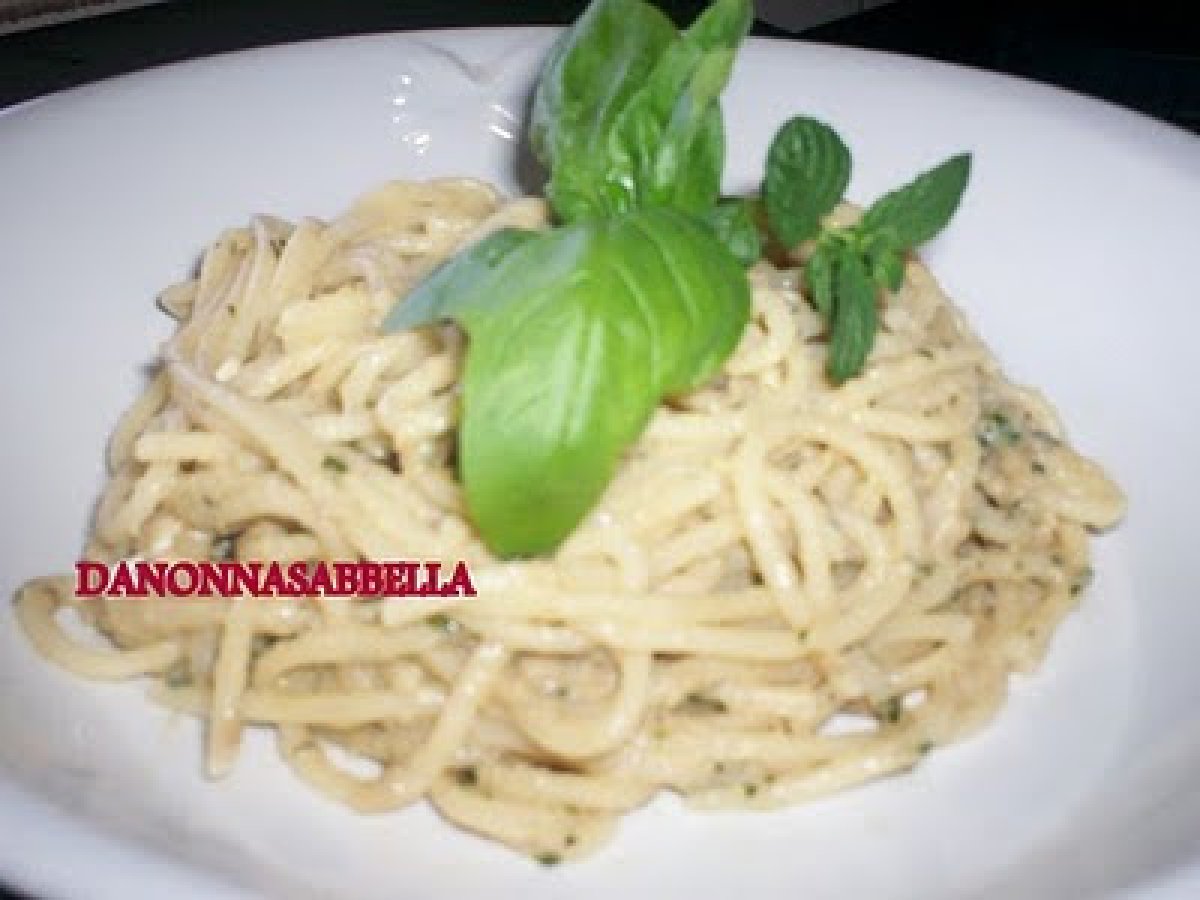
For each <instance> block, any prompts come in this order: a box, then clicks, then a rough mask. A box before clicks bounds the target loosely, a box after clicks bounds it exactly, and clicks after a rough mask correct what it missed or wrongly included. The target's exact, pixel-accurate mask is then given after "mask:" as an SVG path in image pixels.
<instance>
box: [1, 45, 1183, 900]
mask: <svg viewBox="0 0 1200 900" xmlns="http://www.w3.org/2000/svg"><path fill="white" fill-rule="evenodd" d="M551 36H552V32H550V31H546V30H536V29H535V30H528V29H526V30H500V31H459V32H443V33H431V34H425V35H408V36H381V37H372V38H364V39H353V40H339V41H332V42H323V43H315V44H308V45H297V46H290V47H283V48H279V49H272V50H267V51H256V52H251V53H244V54H236V55H232V56H224V57H216V58H213V59H209V60H205V61H202V62H197V63H189V64H186V65H180V66H174V67H170V68H167V69H162V70H158V71H154V72H149V73H146V74H140V75H135V76H131V77H126V78H121V79H117V80H114V81H110V82H107V83H103V84H99V85H95V86H92V87H89V88H86V89H83V90H80V91H74V92H71V93H68V94H64V95H61V96H58V97H54V98H51V99H49V100H46V101H44V102H40V103H35V104H32V105H30V106H28V107H27V108H24V109H21V110H19V111H16V112H13V113H10V114H9V115H6V116H4V117H2V118H0V236H2V240H0V335H2V336H3V339H4V342H5V346H4V348H3V352H2V353H0V384H3V385H4V395H3V396H4V399H3V421H4V422H5V423H6V428H5V440H4V441H3V454H4V456H3V465H2V466H0V485H2V486H3V494H2V500H3V506H2V507H0V508H2V509H3V510H4V512H5V515H6V519H7V525H6V526H5V530H4V543H3V556H2V557H0V573H2V574H0V579H2V582H3V583H2V585H0V593H2V594H3V595H4V596H6V597H7V596H11V594H12V591H13V590H14V589H15V587H16V586H17V584H18V583H20V582H21V581H22V580H23V579H25V578H27V577H29V576H32V575H35V574H38V573H42V572H46V571H51V570H67V569H69V567H70V566H71V564H72V563H73V561H74V559H75V554H76V553H77V552H78V550H79V548H80V546H81V541H82V534H83V527H84V524H85V520H86V517H87V514H88V511H89V509H90V505H91V502H92V499H93V498H94V496H95V495H96V492H97V490H98V486H99V482H100V476H101V447H102V445H103V442H104V439H105V436H106V435H107V433H108V431H109V430H110V428H111V426H112V424H113V423H114V421H115V419H116V417H117V415H118V413H119V411H120V410H121V409H122V408H123V407H124V406H125V405H126V404H127V403H128V402H129V400H130V399H131V398H132V397H133V395H134V392H135V391H136V390H137V388H138V386H139V384H140V379H141V373H140V370H139V367H140V366H141V365H143V364H144V363H146V362H147V361H149V360H150V359H151V357H152V354H153V350H154V348H155V346H156V342H157V341H158V340H160V339H161V338H163V337H164V336H165V335H166V333H167V322H166V321H165V319H164V317H162V316H161V315H159V314H157V313H156V312H155V310H154V309H153V307H152V300H153V298H154V296H155V295H156V293H157V291H158V290H159V289H160V288H161V287H162V286H164V285H166V284H167V283H169V282H171V281H173V280H175V279H177V278H179V277H181V276H183V275H184V274H185V273H186V272H187V271H188V269H189V267H190V266H191V265H192V264H193V262H194V260H195V258H196V254H197V253H198V251H199V250H200V248H201V247H202V246H203V245H204V244H205V243H206V242H207V241H208V240H209V239H210V238H211V237H212V236H213V235H214V234H215V233H216V232H217V230H218V229H220V228H221V227H223V226H225V225H228V224H233V223H242V222H244V221H245V220H246V218H247V217H248V216H250V215H251V214H252V213H255V212H259V211H272V212H276V213H280V214H283V215H286V216H300V215H304V214H316V215H322V216H325V215H332V214H334V213H336V212H337V211H338V210H339V209H340V208H342V207H343V206H344V205H345V204H346V203H347V202H348V201H350V200H351V199H352V198H353V197H354V196H355V195H356V194H357V193H359V192H360V191H362V190H364V189H365V188H367V187H368V186H370V185H372V184H373V183H375V182H378V181H381V180H384V179H387V178H393V177H407V178H424V177H427V176H433V175H441V174H462V173H467V174H472V175H477V176H483V177H491V178H494V179H497V180H498V181H500V182H501V183H503V184H504V185H506V186H509V187H515V181H514V178H513V157H514V142H513V141H512V139H511V137H510V136H511V135H513V134H514V133H516V132H517V131H518V127H517V123H516V122H515V121H514V120H515V119H516V118H519V115H520V112H521V110H522V109H523V104H524V98H525V96H526V94H527V91H528V87H529V85H530V82H531V79H532V77H533V73H534V72H535V71H536V66H537V63H538V61H539V60H540V58H541V56H542V54H543V52H544V51H545V49H546V47H547V45H548V42H549V41H550V39H551ZM726 109H727V116H728V120H729V125H730V127H729V134H730V138H731V141H730V142H731V148H730V157H731V160H730V165H729V169H728V173H729V178H728V182H729V183H728V187H730V188H732V189H737V188H746V187H749V186H750V185H752V184H753V183H754V182H755V181H756V178H755V174H756V173H758V172H760V171H761V163H762V157H763V153H764V149H765V147H766V144H767V141H768V140H769V138H770V135H771V134H772V132H773V130H774V128H775V127H776V126H777V125H778V124H779V123H780V122H781V121H782V120H783V119H784V118H785V117H787V116H789V115H790V114H793V113H795V112H798V111H806V112H809V113H812V114H814V115H817V116H820V117H823V118H825V119H827V120H829V121H831V122H833V123H834V124H835V125H836V126H837V127H838V128H839V129H840V130H841V131H842V133H843V134H844V135H845V136H846V138H847V139H848V142H849V143H850V145H851V146H852V147H853V148H854V150H855V153H856V171H855V177H854V182H853V184H852V187H851V192H850V193H851V196H854V197H858V198H869V197H872V196H874V195H876V194H877V193H878V192H879V191H881V190H882V189H884V188H886V187H889V186H892V185H895V184H897V183H899V182H900V181H901V180H902V179H903V178H905V177H907V176H910V175H911V174H913V173H915V172H916V171H917V170H919V169H920V168H923V167H925V166H927V165H929V164H931V163H933V162H935V161H937V160H939V159H941V158H942V157H944V156H946V155H948V154H949V153H951V152H953V151H958V150H961V149H970V150H973V151H974V153H975V160H976V166H975V175H974V178H973V182H972V185H971V187H970V189H969V191H968V195H967V200H966V202H965V205H964V207H963V208H962V210H961V212H960V214H959V215H958V217H957V218H956V221H955V222H954V224H953V226H952V227H951V228H950V229H949V231H948V232H947V233H946V235H945V236H944V237H942V238H940V239H939V240H938V241H937V242H936V244H935V245H933V246H932V247H931V249H930V252H929V254H928V256H929V259H930V261H931V262H932V264H933V266H934V268H935V271H936V272H937V273H938V275H939V276H940V277H941V278H942V279H943V281H944V282H945V283H946V284H947V285H948V286H949V288H950V290H951V292H952V293H953V294H954V295H955V296H956V297H957V298H958V299H959V300H960V301H961V303H962V304H964V305H965V306H966V308H967V309H968V311H969V312H970V314H971V316H972V317H973V320H974V321H975V323H976V324H977V326H978V327H979V329H980V331H981V332H982V333H983V334H984V335H985V336H986V337H987V338H988V339H989V340H990V342H991V343H992V345H993V346H994V347H995V348H997V350H998V351H999V354H1000V356H1001V357H1002V359H1003V360H1004V362H1005V363H1006V365H1007V367H1008V369H1009V371H1010V373H1011V374H1012V375H1013V376H1015V377H1016V378H1018V379H1021V380H1026V381H1029V382H1032V383H1035V384H1039V385H1042V386H1044V387H1045V388H1046V389H1047V390H1048V392H1049V394H1050V395H1051V396H1052V397H1053V398H1054V399H1055V400H1056V401H1057V402H1058V403H1059V405H1060V407H1061V409H1062V410H1063V411H1064V414H1065V416H1066V418H1067V421H1068V423H1069V425H1070V427H1071V431H1072V435H1073V437H1074V438H1075V440H1076V441H1077V442H1078V444H1079V445H1081V446H1082V447H1083V448H1084V449H1085V450H1086V451H1088V452H1091V453H1093V454H1094V455H1096V456H1098V457H1099V458H1100V459H1101V460H1103V462H1104V463H1105V464H1106V465H1107V466H1109V467H1110V468H1111V470H1112V471H1113V472H1114V473H1115V475H1116V477H1117V478H1118V480H1119V481H1120V482H1121V483H1122V484H1123V485H1124V486H1125V487H1126V489H1127V490H1128V492H1129V496H1130V499H1131V511H1130V514H1129V517H1128V519H1127V521H1126V523H1125V525H1124V526H1123V527H1122V528H1121V530H1120V531H1119V532H1117V533H1116V534H1115V535H1113V536H1111V537H1107V538H1105V539H1103V540H1102V541H1100V542H1099V546H1098V577H1097V582H1096V586H1095V588H1094V590H1092V591H1091V592H1090V593H1089V594H1088V595H1087V597H1086V602H1085V603H1084V605H1083V607H1082V609H1081V610H1080V611H1079V612H1078V613H1077V614H1076V615H1073V616H1072V617H1071V618H1070V619H1069V620H1068V621H1067V623H1066V624H1065V625H1064V627H1063V628H1062V630H1061V633H1060V634H1059V636H1058V637H1057V638H1056V640H1055V642H1054V646H1053V649H1052V652H1051V654H1050V657H1049V659H1048V660H1047V662H1046V664H1045V666H1044V667H1043V669H1042V670H1041V671H1040V672H1039V673H1038V674H1037V676H1036V677H1034V678H1031V679H1018V680H1017V682H1016V684H1015V690H1014V696H1013V698H1012V701H1011V703H1010V704H1009V706H1008V707H1007V708H1006V710H1005V711H1004V713H1003V714H1002V715H1001V716H1000V718H999V719H998V720H997V721H996V722H995V723H994V724H993V725H992V726H991V727H990V728H988V729H987V730H986V731H985V732H984V733H983V734H981V735H980V736H979V737H977V738H976V739H973V740H971V741H969V742H967V743H965V744H962V745H960V746H956V747H953V748H950V749H947V750H945V751H944V752H939V753H936V754H934V756H933V757H932V758H931V759H930V760H929V761H928V762H927V764H925V765H922V766H921V768H920V770H919V771H918V772H917V773H916V774H914V775H912V776H911V777H900V778H893V779H889V780H887V781H884V782H882V783H878V784H875V785H871V786H869V787H866V788H863V789H860V790H856V791H853V792H851V793H848V794H845V795H843V796H840V797H837V798H834V799H832V800H828V801H825V802H821V803H817V804H813V805H810V806H807V807H803V808H799V809H795V810H791V811H786V812H781V813H773V814H722V815H717V814H699V813H695V814H692V813H687V812H685V811H683V810H682V809H680V808H679V806H678V805H677V804H676V803H674V802H672V801H670V800H660V801H659V802H656V803H654V804H652V805H651V807H650V808H648V809H646V810H644V811H641V812H639V813H637V814H636V815H633V816H631V817H630V818H629V819H628V821H626V822H625V823H624V825H623V826H622V828H621V830H620V834H619V836H618V838H617V840H616V842H615V844H613V845H612V846H611V847H610V848H609V849H607V850H605V851H603V852H602V853H600V854H599V855H598V856H596V857H595V858H593V859H591V860H588V861H586V862H583V863H581V864H578V865H571V866H564V867H560V868H558V869H555V870H545V869H542V868H540V867H538V866H536V865H534V864H531V863H529V862H527V861H526V860H523V859H519V858H517V857H516V856H513V855H511V854H509V853H508V852H507V851H503V850H501V849H499V848H497V847H495V846H493V845H489V844H487V843H484V842H483V841H480V840H478V839H476V838H473V837H470V836H466V835H464V834H462V833H459V832H457V831H455V830H453V829H451V828H450V827H449V826H446V825H444V824H442V823H441V822H440V821H439V820H438V819H437V818H436V817H435V816H434V815H433V814H432V813H431V812H429V811H428V810H427V809H424V808H418V809H413V810H410V811H407V812H405V813H403V814H399V815H393V816H387V817H384V818H356V817H355V816H353V815H351V814H350V813H348V812H345V811H343V810H341V809H339V808H335V807H334V806H333V805H331V804H329V803H327V802H326V801H324V800H322V799H319V798H317V797H315V796H314V795H313V794H312V793H311V792H310V791H309V790H308V789H306V788H305V787H303V786H301V785H300V784H298V783H297V782H296V781H294V780H293V778H292V777H291V776H290V775H289V774H288V773H287V772H286V771H285V770H284V768H283V767H282V766H281V765H279V764H278V763H277V762H276V761H275V760H274V758H273V751H272V749H271V747H270V746H269V745H268V742H267V741H266V739H265V737H264V738H263V739H262V740H258V741H256V742H253V743H252V746H251V747H250V748H249V751H250V752H248V753H247V754H246V755H245V757H244V759H243V760H242V763H241V765H240V766H239V768H238V769H237V771H236V774H235V775H234V776H233V777H232V778H230V779H228V780H227V781H224V782H221V783H217V784H212V783H207V782H205V781H204V780H203V779H202V778H201V777H200V775H199V766H198V741H197V739H196V733H195V729H194V727H193V726H191V725H189V724H186V723H173V724H172V723H168V722H167V720H166V719H165V718H164V717H163V716H162V715H160V714H159V713H158V712H156V711H154V710H151V709H150V708H149V707H148V706H147V705H146V704H145V703H144V702H142V700H141V699H140V690H141V689H140V688H139V687H138V686H136V685H121V686H97V685H93V684H85V683H81V682H78V681H75V680H73V679H71V678H68V677H67V676H65V675H63V674H62V673H60V672H58V671H56V670H54V669H52V668H50V667H48V666H46V665H43V664H42V663H41V662H40V661H38V660H37V659H35V657H34V655H33V653H32V652H31V651H30V650H29V649H28V647H27V646H26V645H25V643H24V642H23V640H22V639H21V638H20V637H19V636H18V635H17V634H16V629H15V627H14V625H13V623H12V621H11V613H10V611H9V609H8V604H7V603H5V604H4V613H3V616H4V620H3V621H0V685H2V686H3V698H4V699H3V701H2V703H0V835H2V836H3V840H0V873H2V874H3V877H5V878H7V879H10V880H11V881H13V882H15V883H17V884H19V885H22V886H24V887H26V888H28V889H32V890H36V891H39V892H45V893H47V894H51V895H54V896H59V895H62V896H75V897H87V898H91V900H103V898H107V897H111V898H121V900H127V898H128V897H130V896H137V897H140V896H148V897H149V896H179V897H187V896H205V897H219V896H230V897H232V896H244V895H245V893H246V892H247V891H249V892H252V893H253V892H255V891H257V892H261V893H269V894H271V895H272V896H296V897H309V896H312V897H332V896H345V897H354V898H359V900H372V898H377V897H378V898H382V897H389V898H393V897H420V898H424V897H451V896H453V897H470V896H477V895H478V896H485V895H486V896H528V897H543V896H561V897H565V896H568V895H570V896H572V897H574V898H579V900H583V898H593V897H594V898H611V897H619V896H643V895H651V892H652V891H653V892H655V893H657V894H662V895H687V896H690V897H729V896H734V895H735V893H736V895H740V896H746V897H754V898H758V900H766V898H771V897H788V898H793V897H797V896H803V897H806V898H808V900H818V898H825V897H872V898H908V897H912V898H917V897H920V898H923V900H936V898H941V897H969V898H979V900H982V898H1007V897H1040V896H1045V897H1066V896H1071V897H1079V896H1088V895H1096V894H1102V893H1106V892H1110V891H1117V890H1120V891H1126V890H1128V891H1133V892H1135V893H1137V894H1138V895H1139V896H1145V897H1150V896H1154V897H1184V896H1195V892H1196V891H1198V890H1200V875H1198V874H1197V873H1196V871H1195V869H1194V868H1189V867H1194V865H1195V863H1196V861H1197V859H1200V846H1198V844H1200V824H1198V823H1200V789H1198V785H1200V779H1197V778H1196V777H1195V776H1196V775H1197V774H1200V730H1198V728H1197V722H1198V717H1197V715H1196V714H1195V712H1194V711H1195V710H1196V709H1197V708H1200V707H1198V702H1200V653H1198V652H1197V651H1196V646H1195V644H1196V641H1197V637H1198V636H1200V602H1197V600H1198V598H1197V596H1196V590H1195V588H1194V578H1193V572H1194V568H1195V567H1194V561H1195V558H1196V552H1195V550H1194V545H1195V537H1194V524H1195V522H1196V515H1197V510H1198V509H1200V505H1198V503H1197V500H1198V499H1200V498H1198V497H1197V488H1196V483H1197V481H1198V480H1200V479H1197V476H1196V474H1195V473H1196V461H1197V460H1200V428H1198V427H1197V421H1196V416H1195V412H1196V385H1197V384H1200V353H1198V352H1197V349H1196V335H1197V333H1200V303H1198V301H1200V297H1198V296H1197V289H1196V282H1197V276H1196V264H1197V255H1198V253H1200V227H1198V226H1197V220H1196V216H1197V210H1200V142H1198V141H1197V140H1196V139H1194V138H1192V137H1190V136H1188V135H1186V134H1184V133H1182V132H1178V131H1175V130H1172V129H1170V128H1167V127H1165V126H1162V125H1158V124H1155V123H1153V122H1151V121H1149V120H1147V119H1143V118H1140V117H1137V116H1134V115H1131V114H1128V113H1125V112H1121V111H1118V110H1116V109H1114V108H1111V107H1108V106H1105V105H1103V104H1099V103H1095V102H1091V101H1087V100H1083V99H1080V98H1077V97H1074V96H1071V95H1067V94H1064V93H1059V92H1055V91H1051V90H1047V89H1044V88H1041V87H1036V86H1032V85H1029V84H1025V83H1022V82H1019V81H1014V80H1010V79H1005V78H1000V77H996V76H992V75H987V74H982V73H979V72H973V71H968V70H964V69H959V68H953V67H948V66H941V65H934V64H930V63H925V62H919V61H914V60H910V59H904V58H898V57H891V56H884V55H878V54H871V53H861V52H851V51H845V50H838V49H832V48H825V47H816V46H806V45H804V44H797V43H791V42H789V43H772V42H764V41H755V42H752V43H751V44H750V46H749V47H748V48H747V49H746V50H745V51H744V52H743V53H742V55H741V57H740V60H739V62H738V68H737V71H736V75H735V78H734V80H733V84H732V86H731V88H730V91H729V95H728V101H727V103H726Z"/></svg>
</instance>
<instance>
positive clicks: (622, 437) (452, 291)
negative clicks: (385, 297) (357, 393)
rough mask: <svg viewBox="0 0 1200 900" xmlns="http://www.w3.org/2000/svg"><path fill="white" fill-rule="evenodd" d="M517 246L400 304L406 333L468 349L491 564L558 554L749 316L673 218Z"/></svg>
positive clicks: (652, 215) (695, 239) (476, 473)
mask: <svg viewBox="0 0 1200 900" xmlns="http://www.w3.org/2000/svg"><path fill="white" fill-rule="evenodd" d="M508 234H510V235H512V233H508ZM518 234H522V235H523V236H521V237H512V236H510V237H507V238H499V237H498V236H493V239H494V240H495V241H496V242H498V244H499V246H492V247H490V248H483V249H480V248H481V246H482V245H477V246H476V248H475V249H473V250H472V251H470V252H469V253H468V254H467V255H468V256H471V255H475V256H476V257H477V258H476V259H473V260H469V261H464V262H463V263H462V265H461V266H459V265H456V264H451V265H450V266H447V267H444V268H443V269H442V270H440V271H439V272H438V273H437V274H435V275H434V276H433V277H432V278H431V279H430V282H434V281H437V282H439V283H438V284H433V285H432V286H431V285H430V282H426V284H425V285H423V286H422V287H421V288H419V289H418V291H417V292H416V294H415V295H414V296H413V297H411V298H410V299H409V300H408V301H406V302H405V303H403V304H401V308H403V307H404V306H408V305H410V304H411V305H412V308H413V309H414V310H418V311H419V314H418V313H417V312H414V313H412V314H410V316H409V317H408V318H407V319H404V320H403V321H407V322H410V323H411V324H417V323H420V322H424V321H428V320H429V319H428V318H427V317H429V316H433V317H447V318H453V319H455V320H457V321H459V322H460V323H461V324H462V325H463V327H464V329H465V330H466V331H467V334H468V336H469V338H470V342H469V345H468V348H467V356H466V363H465V366H464V371H463V376H462V412H461V421H460V426H459V454H458V458H459V471H460V475H461V477H462V480H463V485H464V487H465V490H466V498H467V505H468V508H469V509H470V512H471V517H472V519H473V521H474V523H475V526H476V528H477V529H478V530H479V533H480V535H481V536H482V537H483V539H484V541H485V542H486V543H487V545H488V546H489V547H490V548H491V549H492V550H493V551H494V552H495V553H497V554H499V555H501V556H526V555H531V554H536V553H541V552H545V551H548V550H551V549H553V548H554V547H555V546H557V545H558V543H559V542H560V541H562V539H563V538H564V537H566V535H567V534H569V533H570V531H571V530H572V529H573V528H574V527H575V526H576V525H577V524H578V523H579V521H580V520H581V519H582V518H583V517H584V515H586V514H587V511H588V510H589V509H590V508H591V507H592V506H593V505H594V504H595V502H596V501H597V500H598V499H599V497H600V494H601V493H602V492H603V490H604V488H605V487H606V486H607V485H608V482H609V481H610V480H611V479H612V476H613V473H614V472H615V470H616V466H617V464H618V463H619V461H620V458H621V455H622V454H623V453H624V452H625V450H626V449H627V448H628V447H629V445H630V444H632V443H633V442H634V441H635V440H636V439H637V437H638V435H639V434H640V433H641V430H642V429H643V428H644V426H645V424H646V422H647V421H648V419H649V417H650V415H651V413H652V412H653V411H654V409H655V407H656V406H657V405H658V403H659V402H660V401H661V400H662V399H663V398H664V397H665V396H668V395H672V394H677V393H681V392H684V391H687V390H690V389H692V388H694V387H696V386H698V385H699V384H701V383H703V382H704V381H705V380H707V379H708V378H710V377H711V376H712V375H713V374H715V372H716V371H717V369H719V368H720V366H721V364H722V363H723V362H724V361H725V359H726V358H727V357H728V356H729V354H730V353H731V352H732V351H733V349H734V347H735V346H736V344H737V342H738V339H739V338H740V337H741V333H742V330H743V329H744V327H745V324H746V321H747V319H748V317H749V311H750V288H749V284H748V282H747V281H746V276H745V273H744V272H743V271H742V268H741V266H740V265H739V264H738V262H737V260H735V259H734V258H733V257H732V256H731V255H730V254H729V253H728V251H726V249H725V248H724V246H722V245H721V244H720V243H719V242H718V241H717V239H716V238H715V237H714V236H713V234H712V232H711V231H710V229H709V228H708V227H707V226H706V225H705V224H703V223H702V222H700V221H699V220H697V219H695V218H694V217H692V216H689V215H687V214H684V213H682V212H678V211H676V210H672V209H666V208H650V209H645V210H638V211H635V212H633V213H629V214H626V215H623V216H619V217H614V218H610V219H597V220H592V221H588V222H584V223H580V224H577V225H572V226H566V227H562V228H558V229H555V230H553V231H547V232H541V233H538V234H529V233H518ZM389 321H390V318H389Z"/></svg>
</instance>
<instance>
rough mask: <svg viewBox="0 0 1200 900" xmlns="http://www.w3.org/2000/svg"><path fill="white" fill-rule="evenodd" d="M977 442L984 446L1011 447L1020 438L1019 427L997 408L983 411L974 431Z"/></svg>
mask: <svg viewBox="0 0 1200 900" xmlns="http://www.w3.org/2000/svg"><path fill="white" fill-rule="evenodd" d="M975 435H976V437H977V438H978V439H979V443H980V444H982V445H983V446H985V447H1011V446H1012V445H1014V444H1017V443H1019V442H1020V440H1021V429H1019V428H1018V427H1017V426H1016V425H1014V424H1013V423H1012V421H1011V420H1010V419H1009V418H1008V416H1006V415H1005V414H1004V413H1002V412H999V411H998V410H992V411H991V412H987V413H984V415H983V416H982V417H981V418H980V420H979V427H978V429H976V432H975Z"/></svg>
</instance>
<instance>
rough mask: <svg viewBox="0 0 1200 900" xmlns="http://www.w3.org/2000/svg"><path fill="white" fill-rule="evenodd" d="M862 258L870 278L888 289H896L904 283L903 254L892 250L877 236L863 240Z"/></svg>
mask: <svg viewBox="0 0 1200 900" xmlns="http://www.w3.org/2000/svg"><path fill="white" fill-rule="evenodd" d="M864 244H865V246H864V248H863V252H864V258H865V260H866V263H867V270H868V271H869V272H870V274H871V280H872V281H874V282H875V283H876V284H877V285H879V286H880V287H881V288H884V289H885V290H888V291H893V292H895V291H898V290H899V289H900V285H902V284H903V283H904V256H903V254H902V253H901V252H899V251H896V250H893V249H892V248H891V247H890V246H889V245H888V242H887V241H886V240H884V239H882V238H879V237H878V236H876V237H874V238H871V237H869V236H868V239H867V240H866V241H865V242H864Z"/></svg>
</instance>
